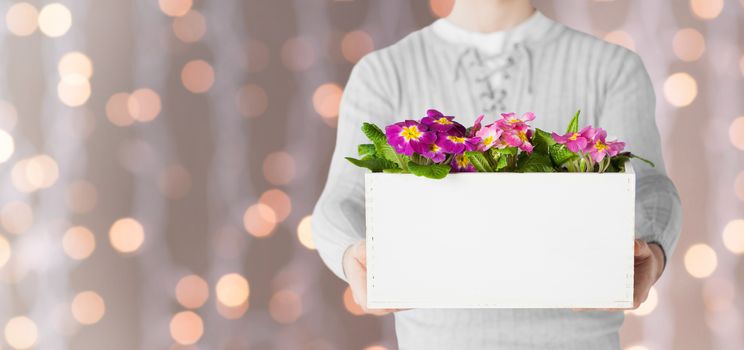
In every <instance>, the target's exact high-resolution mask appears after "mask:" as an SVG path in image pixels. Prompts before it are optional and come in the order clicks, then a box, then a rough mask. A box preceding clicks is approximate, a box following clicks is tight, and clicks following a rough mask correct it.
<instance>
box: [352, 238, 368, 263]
mask: <svg viewBox="0 0 744 350" xmlns="http://www.w3.org/2000/svg"><path fill="white" fill-rule="evenodd" d="M354 257H355V258H356V259H357V261H359V263H360V264H362V265H363V266H365V267H366V266H367V242H365V241H359V242H358V243H357V244H355V245H354Z"/></svg>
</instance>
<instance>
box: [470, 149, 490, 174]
mask: <svg viewBox="0 0 744 350" xmlns="http://www.w3.org/2000/svg"><path fill="white" fill-rule="evenodd" d="M465 159H467V160H468V161H469V162H470V164H473V166H474V167H475V170H478V172H481V173H488V172H493V171H494V170H493V168H492V167H491V163H489V162H488V159H486V157H485V156H484V155H483V153H481V152H478V151H467V152H465Z"/></svg>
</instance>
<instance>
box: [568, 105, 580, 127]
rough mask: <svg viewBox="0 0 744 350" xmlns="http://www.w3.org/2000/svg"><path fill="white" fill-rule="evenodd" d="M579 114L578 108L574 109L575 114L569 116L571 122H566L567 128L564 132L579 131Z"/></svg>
mask: <svg viewBox="0 0 744 350" xmlns="http://www.w3.org/2000/svg"><path fill="white" fill-rule="evenodd" d="M579 114H581V110H580V109H579V110H577V111H576V114H574V116H573V118H571V122H570V123H568V128H566V133H569V132H579Z"/></svg>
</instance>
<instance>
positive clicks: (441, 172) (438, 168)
mask: <svg viewBox="0 0 744 350" xmlns="http://www.w3.org/2000/svg"><path fill="white" fill-rule="evenodd" d="M408 170H409V171H410V172H411V174H414V175H416V176H423V177H428V178H430V179H443V178H444V177H445V176H447V174H449V172H450V166H449V165H442V164H431V165H420V164H416V163H414V162H408Z"/></svg>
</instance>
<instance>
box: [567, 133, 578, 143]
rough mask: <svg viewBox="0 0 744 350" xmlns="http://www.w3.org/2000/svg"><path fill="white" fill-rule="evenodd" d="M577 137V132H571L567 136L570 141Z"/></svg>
mask: <svg viewBox="0 0 744 350" xmlns="http://www.w3.org/2000/svg"><path fill="white" fill-rule="evenodd" d="M577 137H579V133H577V132H575V133H573V134H571V136H569V137H568V139H569V140H571V141H576V138H577Z"/></svg>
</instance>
